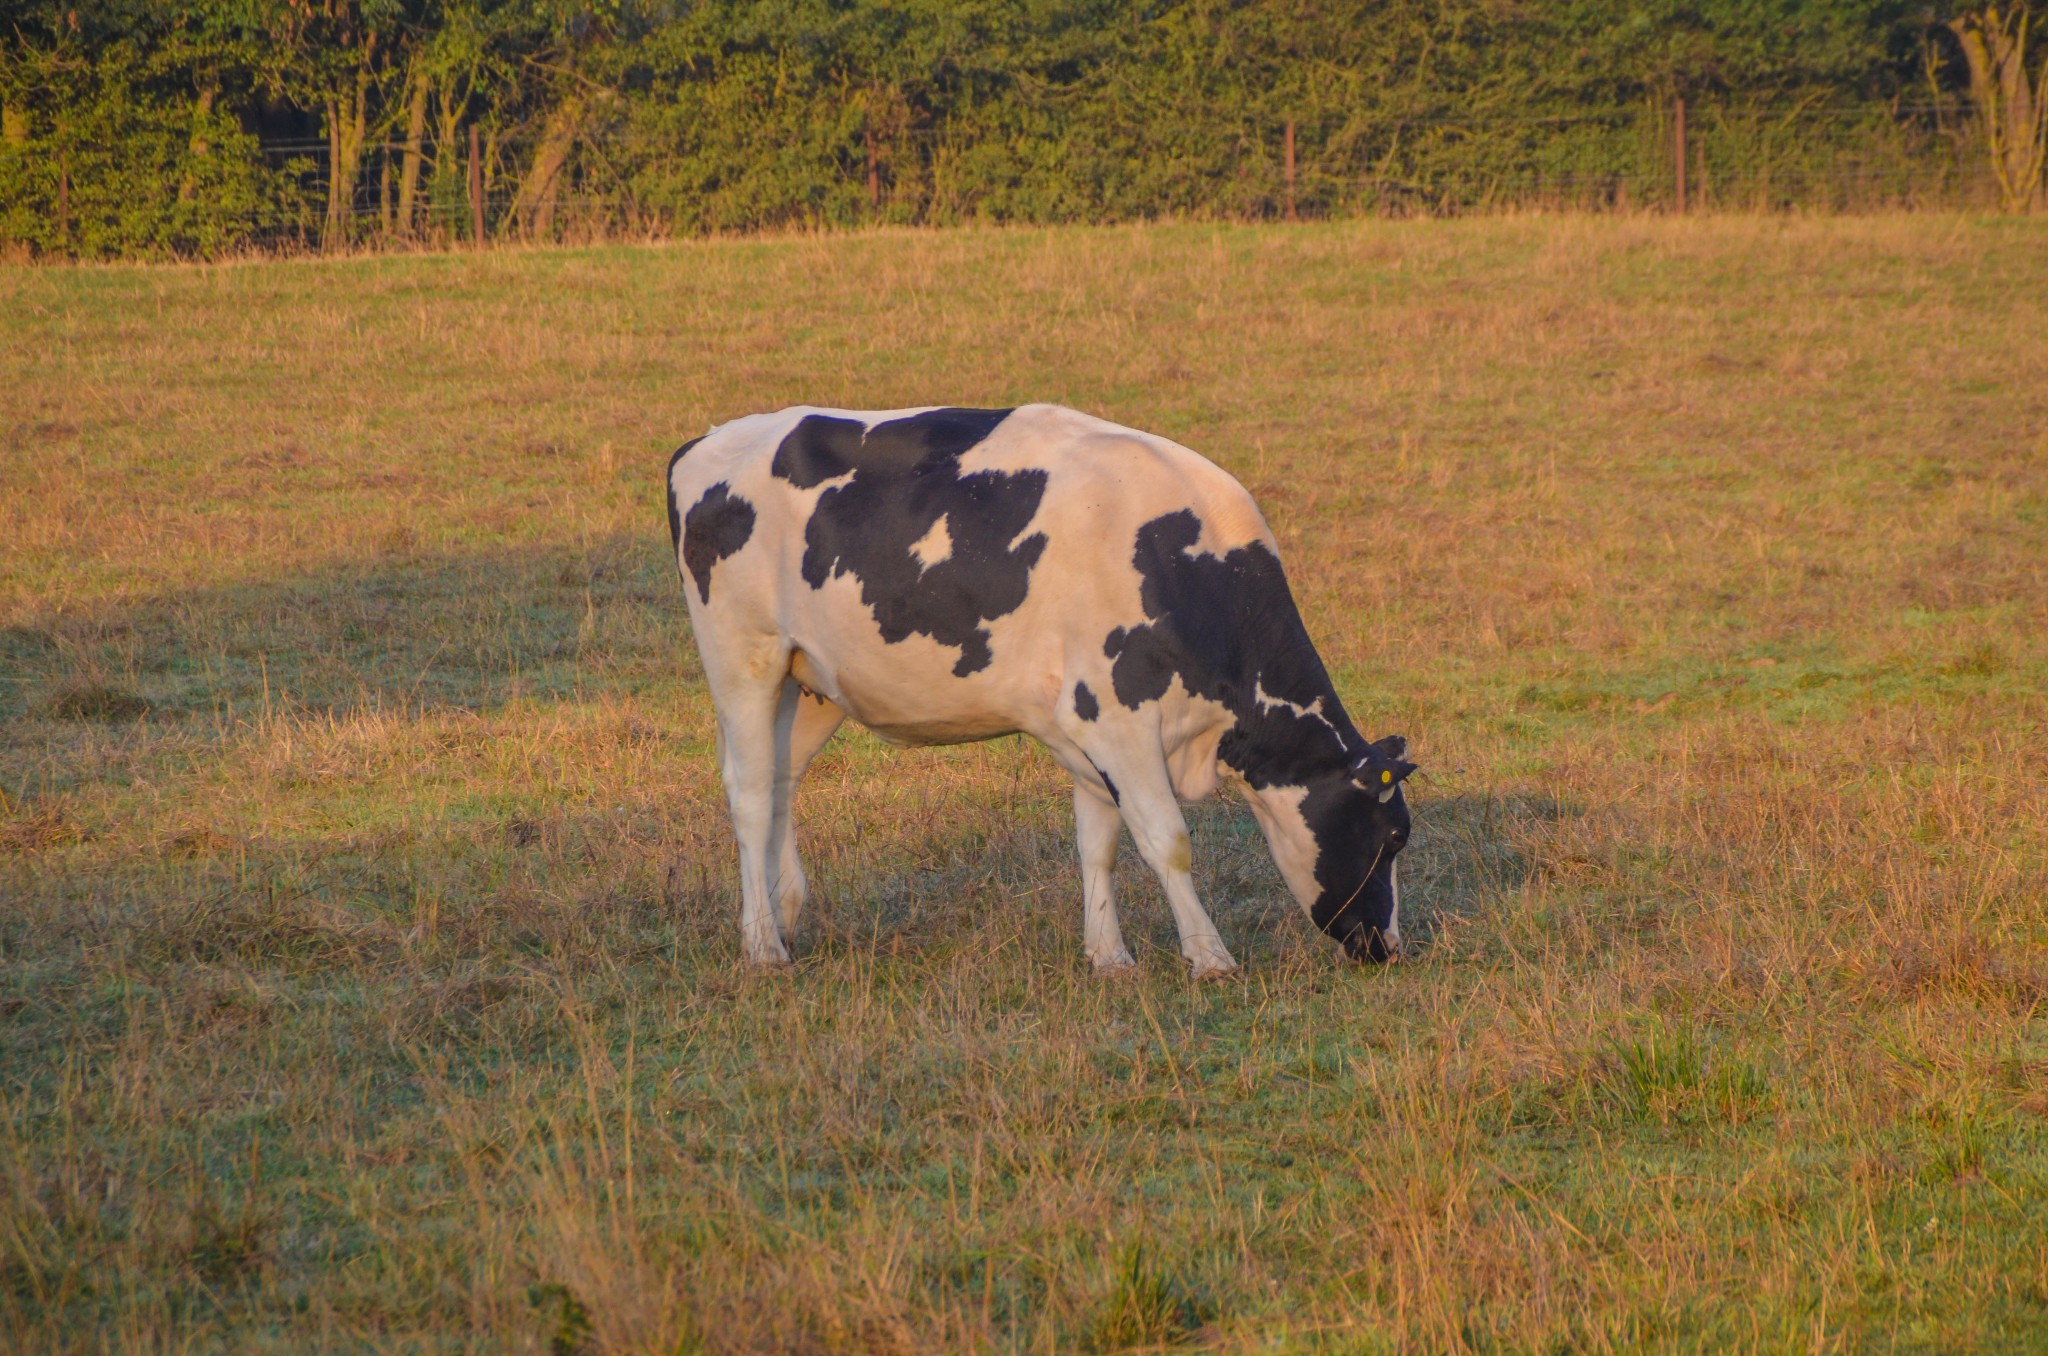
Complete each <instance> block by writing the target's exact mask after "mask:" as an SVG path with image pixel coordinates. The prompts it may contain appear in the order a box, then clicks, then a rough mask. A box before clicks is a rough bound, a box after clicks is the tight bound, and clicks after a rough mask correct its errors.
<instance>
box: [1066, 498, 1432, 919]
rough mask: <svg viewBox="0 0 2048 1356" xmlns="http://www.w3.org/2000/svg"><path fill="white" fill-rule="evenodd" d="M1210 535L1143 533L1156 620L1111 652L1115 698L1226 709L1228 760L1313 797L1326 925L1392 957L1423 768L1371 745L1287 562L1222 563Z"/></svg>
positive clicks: (1118, 635)
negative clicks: (1316, 636)
mask: <svg viewBox="0 0 2048 1356" xmlns="http://www.w3.org/2000/svg"><path fill="white" fill-rule="evenodd" d="M1201 534H1202V523H1201V520H1200V519H1199V518H1197V517H1196V516H1195V514H1194V513H1193V511H1192V510H1188V509H1182V510H1180V511H1179V512H1176V513H1169V514H1165V515H1163V516H1161V517H1158V518H1154V519H1152V520H1151V521H1150V522H1148V523H1146V524H1144V525H1143V526H1142V527H1140V528H1139V529H1138V535H1137V541H1136V546H1135V549H1134V550H1133V552H1132V555H1131V565H1132V567H1133V568H1135V569H1136V570H1137V571H1138V575H1139V578H1140V580H1141V581H1142V583H1141V585H1140V590H1139V601H1140V603H1141V605H1142V606H1143V607H1144V609H1145V617H1146V621H1145V623H1144V624H1143V625H1140V626H1133V627H1129V628H1125V627H1121V626H1120V627H1118V628H1117V629H1116V630H1114V631H1112V632H1110V633H1109V636H1108V637H1107V639H1105V640H1104V642H1103V646H1102V650H1103V653H1104V654H1105V655H1107V656H1108V657H1109V658H1110V660H1111V661H1112V664H1111V667H1110V679H1111V683H1112V685H1113V686H1114V688H1115V690H1116V699H1117V700H1118V701H1119V702H1121V703H1122V704H1123V705H1124V706H1126V707H1129V708H1131V709H1132V710H1136V709H1137V708H1138V707H1140V706H1142V705H1143V704H1144V703H1146V702H1148V701H1157V700H1158V699H1159V698H1161V697H1163V696H1165V695H1166V693H1167V691H1168V690H1169V689H1170V688H1171V687H1172V686H1173V682H1174V680H1175V679H1179V680H1180V684H1181V686H1182V687H1183V688H1185V689H1186V690H1187V691H1188V692H1189V693H1190V694H1192V695H1194V696H1199V697H1205V698H1208V699H1209V700H1211V701H1214V702H1219V703H1221V704H1222V705H1223V706H1224V707H1225V708H1226V709H1228V710H1229V711H1230V713H1231V714H1232V715H1233V716H1234V717H1236V720H1235V722H1234V723H1233V724H1232V726H1231V728H1230V729H1229V731H1228V732H1226V733H1225V734H1224V736H1223V739H1222V742H1221V743H1220V744H1219V745H1218V747H1217V757H1218V758H1219V759H1221V760H1222V762H1223V763H1224V764H1225V765H1227V766H1228V767H1230V768H1231V769H1232V770H1233V771H1235V772H1236V773H1237V774H1238V775H1239V776H1241V777H1243V778H1244V779H1245V780H1246V781H1247V782H1249V783H1250V784H1251V785H1252V786H1254V787H1256V788H1260V789H1264V788H1266V787H1271V786H1300V787H1304V788H1306V790H1307V795H1306V796H1305V797H1303V800H1302V805H1301V811H1302V815H1303V817H1304V818H1305V820H1306V821H1307V823H1308V826H1309V830H1310V832H1311V833H1313V834H1314V835H1315V839H1316V848H1317V851H1316V884H1317V885H1318V886H1319V887H1320V896H1319V898H1318V900H1317V902H1316V904H1315V905H1314V906H1313V907H1312V909H1311V916H1312V917H1313V918H1314V919H1315V922H1316V925H1317V926H1318V927H1320V928H1322V929H1323V931H1325V932H1327V933H1329V934H1330V935H1331V936H1333V937H1336V938H1337V939H1338V940H1339V941H1341V942H1343V943H1344V945H1345V949H1346V950H1347V951H1349V952H1350V953H1351V954H1352V955H1354V956H1358V957H1360V958H1361V959H1362V958H1366V957H1371V958H1373V959H1385V956H1386V947H1385V942H1384V938H1383V937H1382V935H1381V934H1382V933H1383V932H1384V930H1385V929H1387V928H1388V927H1390V926H1391V925H1392V921H1393V918H1392V914H1393V906H1394V898H1393V888H1392V887H1393V882H1392V879H1391V876H1390V874H1389V871H1390V868H1391V866H1392V863H1393V859H1394V854H1395V853H1396V852H1399V851H1400V849H1401V846H1402V845H1403V844H1404V843H1405V842H1406V841H1407V834H1408V828H1409V820H1408V809H1407V805H1406V803H1405V801H1404V800H1403V798H1402V796H1401V794H1400V793H1399V789H1398V780H1399V778H1400V777H1404V776H1406V775H1407V773H1408V772H1412V771H1413V770H1414V768H1413V765H1412V764H1406V763H1395V762H1394V761H1393V760H1394V759H1398V757H1399V754H1400V752H1402V751H1404V750H1405V746H1403V745H1398V744H1397V743H1395V742H1393V741H1387V742H1385V743H1384V745H1383V746H1374V745H1371V744H1368V743H1367V742H1366V740H1365V738H1364V737H1363V736H1362V735H1360V734H1359V733H1358V730H1357V728H1356V727H1355V726H1353V725H1352V723H1351V719H1350V717H1349V716H1347V715H1346V714H1345V712H1344V706H1343V703H1342V702H1340V701H1339V700H1338V698H1337V689H1336V688H1335V687H1334V686H1333V685H1332V684H1331V682H1330V675H1329V673H1328V671H1327V670H1325V669H1324V668H1323V661H1322V659H1321V658H1320V657H1319V656H1318V655H1317V654H1316V651H1315V646H1314V645H1313V644H1312V643H1310V641H1309V638H1308V629H1307V628H1306V627H1305V626H1303V625H1302V621H1301V613H1300V612H1299V611H1298V610H1297V609H1296V607H1295V605H1294V595H1293V594H1292V593H1291V592H1290V591H1289V590H1288V587H1287V579H1286V576H1285V575H1284V574H1283V573H1282V572H1281V569H1280V560H1279V558H1278V557H1277V556H1275V555H1274V554H1273V552H1272V551H1271V550H1270V549H1268V548H1267V547H1266V545H1265V544H1264V543H1263V542H1250V543H1247V544H1246V545H1244V546H1240V547H1237V548H1236V549H1235V550H1232V551H1229V552H1227V553H1225V554H1223V555H1220V556H1219V555H1213V554H1210V553H1208V552H1204V551H1197V550H1195V549H1194V546H1195V543H1196V542H1197V541H1199V540H1200V538H1201ZM1361 767H1362V768H1364V769H1366V770H1368V771H1370V772H1371V773H1372V775H1373V776H1374V778H1375V785H1374V786H1373V788H1372V789H1370V790H1368V789H1366V788H1365V787H1364V786H1361V785H1360V783H1359V782H1358V781H1357V780H1355V779H1354V774H1355V770H1356V769H1358V768H1361ZM1389 767H1393V768H1398V769H1402V770H1399V771H1397V774H1396V781H1395V783H1394V785H1395V788H1396V789H1395V794H1394V795H1392V796H1391V797H1390V798H1389V799H1388V800H1387V801H1386V802H1384V803H1383V802H1381V800H1380V799H1379V792H1380V790H1381V789H1382V787H1381V786H1380V785H1379V784H1378V783H1377V774H1378V772H1379V771H1381V770H1382V769H1384V768H1389Z"/></svg>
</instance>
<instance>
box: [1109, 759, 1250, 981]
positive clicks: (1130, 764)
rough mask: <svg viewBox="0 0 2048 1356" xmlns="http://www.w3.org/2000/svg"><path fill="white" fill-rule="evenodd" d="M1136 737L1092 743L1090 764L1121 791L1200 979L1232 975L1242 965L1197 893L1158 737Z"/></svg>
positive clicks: (1184, 827) (1121, 802)
mask: <svg viewBox="0 0 2048 1356" xmlns="http://www.w3.org/2000/svg"><path fill="white" fill-rule="evenodd" d="M1131 733H1132V734H1133V736H1135V737H1133V738H1130V739H1128V740H1118V739H1107V740H1103V739H1099V738H1098V739H1097V740H1096V741H1092V742H1095V744H1096V747H1087V746H1085V745H1084V747H1085V748H1086V749H1087V753H1088V757H1089V759H1090V760H1091V761H1092V762H1094V764H1095V765H1096V767H1097V768H1098V769H1099V770H1100V771H1102V772H1103V773H1105V774H1107V779H1108V780H1109V781H1111V782H1113V783H1114V784H1115V786H1116V791H1117V797H1118V799H1117V808H1118V809H1119V810H1120V811H1121V813H1122V815H1123V821H1124V823H1125V825H1126V826H1128V827H1129V829H1130V831H1131V841H1132V842H1134V843H1136V844H1137V846H1138V853H1139V855H1140V856H1142V857H1144V859H1145V864H1146V865H1147V866H1149V867H1151V868H1152V874H1154V875H1155V876H1157V877H1159V884H1160V886H1161V887H1162V888H1163V889H1164V890H1165V891H1166V903H1167V906H1168V907H1169V908H1171V909H1172V910H1173V922H1174V926H1175V927H1176V928H1178V929H1179V930H1180V953H1181V955H1183V956H1185V957H1187V959H1188V962H1189V964H1191V965H1193V966H1194V969H1195V977H1196V978H1197V979H1207V978H1210V977H1211V976H1215V975H1226V974H1229V973H1230V972H1231V971H1233V970H1235V969H1236V968H1237V962H1236V961H1235V960H1234V959H1232V958H1231V955H1230V948H1228V947H1226V946H1224V945H1223V938H1222V936H1221V934H1219V933H1218V932H1217V931H1216V924H1215V922H1214V921H1212V920H1211V919H1210V917H1209V911H1208V910H1207V909H1204V908H1203V907H1202V901H1201V900H1200V899H1199V898H1198V897H1197V896H1196V894H1195V878H1194V876H1193V874H1192V873H1191V872H1190V871H1189V869H1188V868H1189V866H1190V864H1191V861H1192V850H1191V848H1192V845H1191V843H1190V841H1189V839H1188V824H1187V820H1186V819H1184V818H1182V816H1181V812H1180V801H1179V800H1178V799H1176V798H1175V796H1174V794H1173V780H1172V778H1171V777H1170V776H1169V775H1168V773H1167V770H1166V759H1165V756H1164V755H1163V754H1161V753H1160V751H1159V741H1158V735H1157V733H1156V732H1154V731H1143V732H1140V731H1132V732H1131Z"/></svg>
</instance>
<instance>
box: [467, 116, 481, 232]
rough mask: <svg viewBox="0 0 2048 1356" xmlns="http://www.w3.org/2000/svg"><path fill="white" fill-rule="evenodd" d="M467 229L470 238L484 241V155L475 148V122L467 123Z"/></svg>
mask: <svg viewBox="0 0 2048 1356" xmlns="http://www.w3.org/2000/svg"><path fill="white" fill-rule="evenodd" d="M469 231H470V239H471V240H473V241H475V242H476V243H477V244H478V245H479V246H481V245H482V244H483V243H484V157H483V153H482V152H481V151H480V150H479V149H478V148H477V135H476V124H475V123H471V124H470V125H469Z"/></svg>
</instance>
